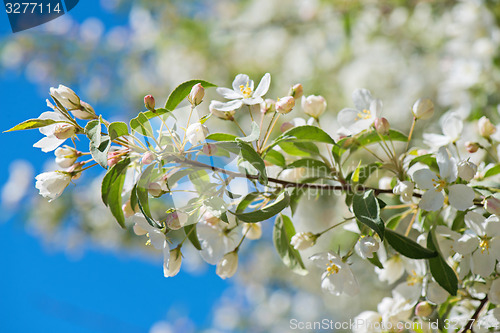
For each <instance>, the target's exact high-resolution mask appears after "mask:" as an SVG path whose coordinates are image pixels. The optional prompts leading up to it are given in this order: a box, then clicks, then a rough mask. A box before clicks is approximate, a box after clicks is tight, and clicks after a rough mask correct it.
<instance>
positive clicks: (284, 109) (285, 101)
mask: <svg viewBox="0 0 500 333" xmlns="http://www.w3.org/2000/svg"><path fill="white" fill-rule="evenodd" d="M294 106H295V99H294V98H293V97H292V96H286V97H283V98H280V99H279V100H278V101H277V102H276V111H277V112H279V113H282V114H287V113H289V112H290V111H292V109H293V107H294Z"/></svg>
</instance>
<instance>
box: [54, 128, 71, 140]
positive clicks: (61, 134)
mask: <svg viewBox="0 0 500 333" xmlns="http://www.w3.org/2000/svg"><path fill="white" fill-rule="evenodd" d="M75 134H76V127H75V126H73V125H71V124H60V125H57V126H56V128H55V130H54V136H55V137H56V138H58V139H60V140H65V139H68V138H71V137H73V136H75Z"/></svg>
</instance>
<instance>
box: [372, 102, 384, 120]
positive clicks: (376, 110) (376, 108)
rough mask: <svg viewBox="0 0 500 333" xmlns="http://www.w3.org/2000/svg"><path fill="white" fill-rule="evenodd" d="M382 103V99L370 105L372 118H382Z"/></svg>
mask: <svg viewBox="0 0 500 333" xmlns="http://www.w3.org/2000/svg"><path fill="white" fill-rule="evenodd" d="M382 105H383V104H382V101H381V100H380V99H374V100H372V101H371V103H370V112H371V116H372V117H373V118H374V119H375V118H377V117H380V115H381V114H382Z"/></svg>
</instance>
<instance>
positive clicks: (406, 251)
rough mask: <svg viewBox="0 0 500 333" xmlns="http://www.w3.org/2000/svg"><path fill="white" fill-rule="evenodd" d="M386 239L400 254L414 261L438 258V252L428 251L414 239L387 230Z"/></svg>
mask: <svg viewBox="0 0 500 333" xmlns="http://www.w3.org/2000/svg"><path fill="white" fill-rule="evenodd" d="M384 234H385V239H386V240H387V242H388V243H389V244H390V245H391V246H392V247H393V248H394V249H395V250H396V251H398V252H399V253H401V254H402V255H404V256H405V257H408V258H412V259H426V258H434V257H435V256H437V252H436V251H432V250H429V249H426V248H425V247H423V246H421V245H420V244H418V243H417V242H415V241H413V240H412V239H410V238H408V237H405V236H403V235H401V234H399V233H397V232H395V231H393V230H391V229H385V233H384Z"/></svg>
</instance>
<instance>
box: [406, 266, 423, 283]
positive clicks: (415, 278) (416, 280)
mask: <svg viewBox="0 0 500 333" xmlns="http://www.w3.org/2000/svg"><path fill="white" fill-rule="evenodd" d="M422 281H423V278H422V277H421V276H418V275H417V272H415V270H412V271H411V274H410V275H408V277H407V278H406V283H407V284H408V285H409V286H414V285H415V284H417V283H422Z"/></svg>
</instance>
